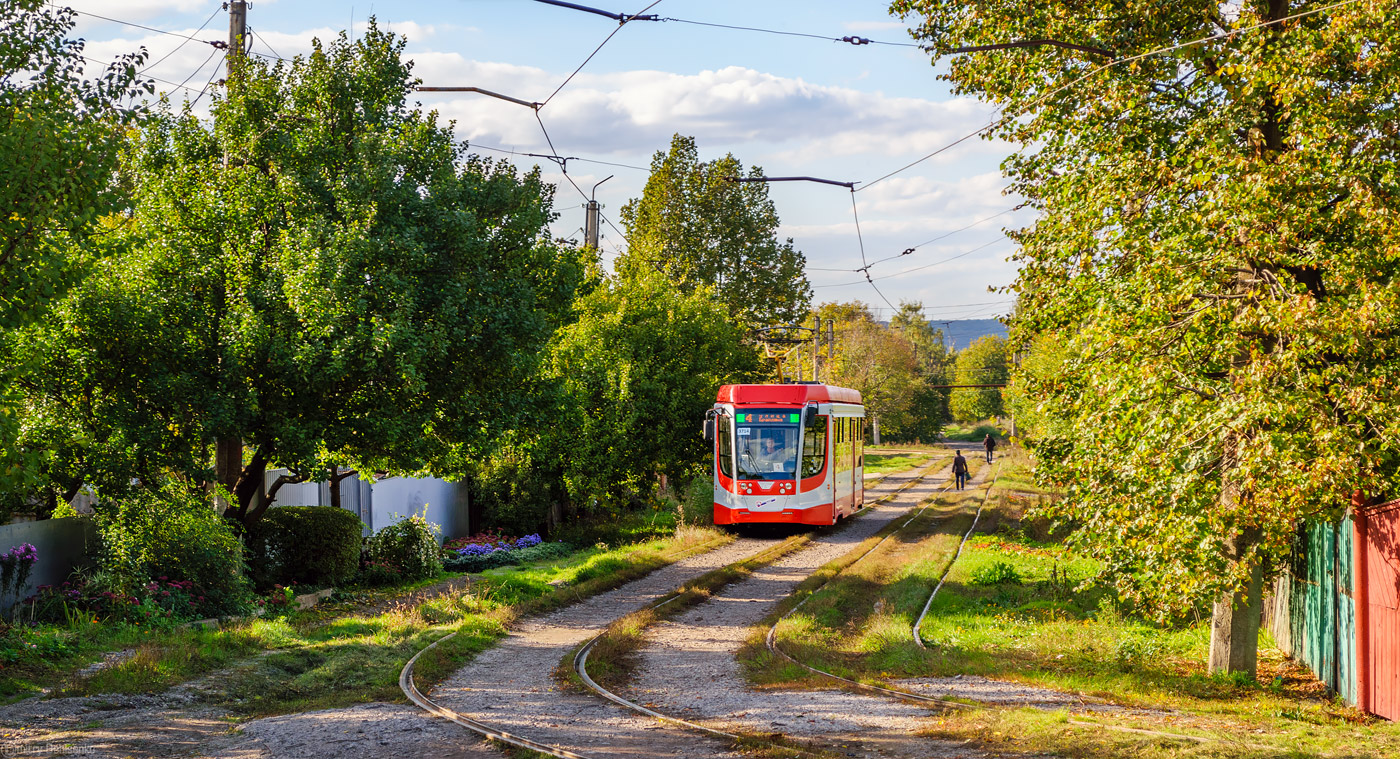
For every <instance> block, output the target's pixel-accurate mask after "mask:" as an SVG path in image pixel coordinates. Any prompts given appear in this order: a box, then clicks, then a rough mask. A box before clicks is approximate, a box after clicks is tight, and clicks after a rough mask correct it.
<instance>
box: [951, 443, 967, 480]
mask: <svg viewBox="0 0 1400 759" xmlns="http://www.w3.org/2000/svg"><path fill="white" fill-rule="evenodd" d="M957 453H958V455H956V456H954V457H953V476H954V477H955V478H956V479H957V481H958V483H957V484H958V490H962V489H963V486H964V485H966V484H967V459H965V458H963V455H962V451H958V452H957Z"/></svg>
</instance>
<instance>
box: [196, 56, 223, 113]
mask: <svg viewBox="0 0 1400 759" xmlns="http://www.w3.org/2000/svg"><path fill="white" fill-rule="evenodd" d="M224 57H225V58H227V57H228V54H227V53H225V54H224ZM222 63H223V60H222V59H221V60H220V61H219V62H218V63H216V64H214V70H213V71H211V72H210V73H209V81H207V82H205V83H204V88H203V89H201V90H200V91H199V94H198V95H195V96H194V102H192V103H190V107H191V108H194V107H195V106H197V105H199V100H200V98H202V97H204V93H205V92H206V91H208V89H209V85H211V84H213V83H214V77H216V76H218V75H219V66H220V65H221V64H222Z"/></svg>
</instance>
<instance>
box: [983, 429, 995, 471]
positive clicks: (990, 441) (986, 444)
mask: <svg viewBox="0 0 1400 759" xmlns="http://www.w3.org/2000/svg"><path fill="white" fill-rule="evenodd" d="M982 447H983V448H986V449H987V463H988V464H990V463H992V451H995V450H996V449H997V439H996V438H994V437H992V434H991V433H990V432H989V433H987V439H986V440H983V441H982Z"/></svg>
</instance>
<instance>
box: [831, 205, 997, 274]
mask: <svg viewBox="0 0 1400 759" xmlns="http://www.w3.org/2000/svg"><path fill="white" fill-rule="evenodd" d="M1020 209H1021V206H1020V205H1016V206H1013V207H1011V208H1008V209H1006V210H1005V211H1002V212H1000V213H994V214H992V215H991V216H986V217H983V218H981V219H978V220H977V221H974V222H972V223H971V224H968V225H967V226H965V227H958V228H957V229H954V230H953V231H951V232H945V233H943V234H941V235H939V236H937V237H935V238H933V239H931V240H924V241H923V242H921V243H919V244H918V245H913V246H910V247H908V248H905V250H904V252H903V253H899V254H896V255H893V256H886V257H885V258H881V259H877V260H875V261H871V262H870V263H868V264H866V265H865V266H864V267H862V268H865V269H869V268H870V267H872V266H875V265H877V264H882V263H884V262H886V261H893V260H895V259H896V258H903V257H904V256H907V255H909V254H910V253H913V252H914V251H916V250H918V249H919V248H922V247H924V246H925V245H931V244H933V243H936V242H938V241H939V240H946V239H948V238H949V237H952V236H953V235H955V234H958V233H959V232H966V231H967V230H969V229H972V228H973V227H975V226H977V225H979V224H982V223H985V222H988V221H991V220H992V219H995V218H997V217H999V216H1005V215H1006V214H1009V213H1011V212H1012V211H1019V210H1020ZM846 271H852V270H851V269H846ZM854 271H860V269H855V270H854Z"/></svg>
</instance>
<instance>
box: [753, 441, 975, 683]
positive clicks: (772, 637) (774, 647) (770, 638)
mask: <svg viewBox="0 0 1400 759" xmlns="http://www.w3.org/2000/svg"><path fill="white" fill-rule="evenodd" d="M998 466H1000V465H998ZM998 471H1000V470H998ZM992 482H993V483H995V482H996V478H995V477H993V479H992ZM951 486H952V483H949V484H948V485H945V486H944V487H943V489H942V490H940V491H939V493H946V492H948V488H950V487H951ZM991 493H992V488H991V485H988V486H987V493H986V495H984V496H983V497H982V502H983V503H984V504H985V503H986V501H987V498H989V497H991ZM935 500H937V498H936V497H931V498H929V499H928V501H927V503H925V504H924V507H923V508H921V509H919V512H918V513H917V514H915V515H914V516H912V517H910V518H909V519H908V520H907V521H905V523H904V524H902V525H900V526H899V527H896V528H895V529H893V530H891V531H890V533H889V534H888V535H886V536H885V537H883V538H881V539H880V541H879V542H878V543H876V544H875V545H873V546H871V547H870V548H868V549H866V551H865V553H862V554H861V555H860V556H857V557H856V559H855V561H852V562H851V563H850V564H847V565H846V566H845V567H842V568H841V570H840V571H838V572H836V573H834V574H833V575H832V576H831V577H828V578H827V579H826V582H823V583H822V584H821V585H818V586H817V587H816V588H813V589H812V590H811V592H809V593H808V594H807V595H806V596H804V597H803V598H802V600H801V601H798V602H797V604H796V605H795V606H793V607H792V608H791V609H788V610H787V611H786V612H785V613H784V614H783V615H782V616H781V617H778V620H777V621H776V622H774V623H773V626H772V627H769V628H768V634H767V635H766V636H764V643H765V644H766V645H767V646H768V650H769V651H772V652H773V653H774V654H777V655H778V656H781V657H783V658H784V659H787V660H788V661H790V662H792V663H793V664H796V665H797V666H799V667H802V668H803V669H805V670H807V671H809V672H812V673H814V674H817V675H821V676H823V677H827V678H830V679H832V680H836V681H837V682H840V683H842V684H844V685H848V686H850V687H853V688H856V689H858V690H863V691H866V692H868V693H876V694H879V695H882V696H890V697H893V698H901V699H907V700H915V701H918V702H919V703H931V704H934V705H937V706H941V707H946V708H953V709H968V708H971V707H969V706H968V705H966V704H960V703H958V702H956V701H949V700H947V699H941V698H935V697H932V696H924V695H920V694H917V693H907V692H905V691H899V690H894V689H893V688H885V687H883V686H879V685H871V684H869V683H862V682H859V681H857V680H852V679H850V678H848V677H842V676H840V675H837V674H834V673H831V672H827V671H826V670H824V669H817V668H816V667H812V666H809V665H807V664H805V663H804V662H800V661H798V660H797V659H795V658H793V657H792V656H790V655H788V653H787V652H786V651H784V650H783V649H782V648H781V647H779V646H778V641H777V635H778V625H781V624H782V623H783V621H784V620H786V619H787V618H788V617H790V616H792V615H793V614H795V613H796V612H797V610H798V609H801V608H802V607H803V606H805V605H806V604H807V602H808V601H810V600H812V599H813V598H814V597H816V595H817V593H820V592H821V590H822V588H825V587H826V586H827V585H828V584H830V583H831V581H832V580H834V579H836V578H837V577H838V576H840V574H841V572H843V571H845V570H846V569H848V568H850V567H853V566H855V565H856V564H858V563H860V561H861V560H862V559H864V558H865V557H866V556H869V555H870V554H871V553H872V552H874V550H875V549H877V548H879V547H880V546H881V545H884V543H885V541H886V540H889V539H890V538H892V537H894V536H895V535H897V534H899V531H900V530H903V529H904V528H905V527H908V526H909V523H910V522H913V521H914V520H915V519H917V518H919V516H920V515H921V514H923V513H924V512H925V511H927V510H928V508H929V506H932V505H933V502H934V501H935ZM978 512H979V513H980V512H981V507H980V506H979V507H978ZM973 526H974V527H975V526H976V520H974V522H973ZM970 533H971V530H969V534H970ZM951 565H952V563H951V562H949V566H951Z"/></svg>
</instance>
